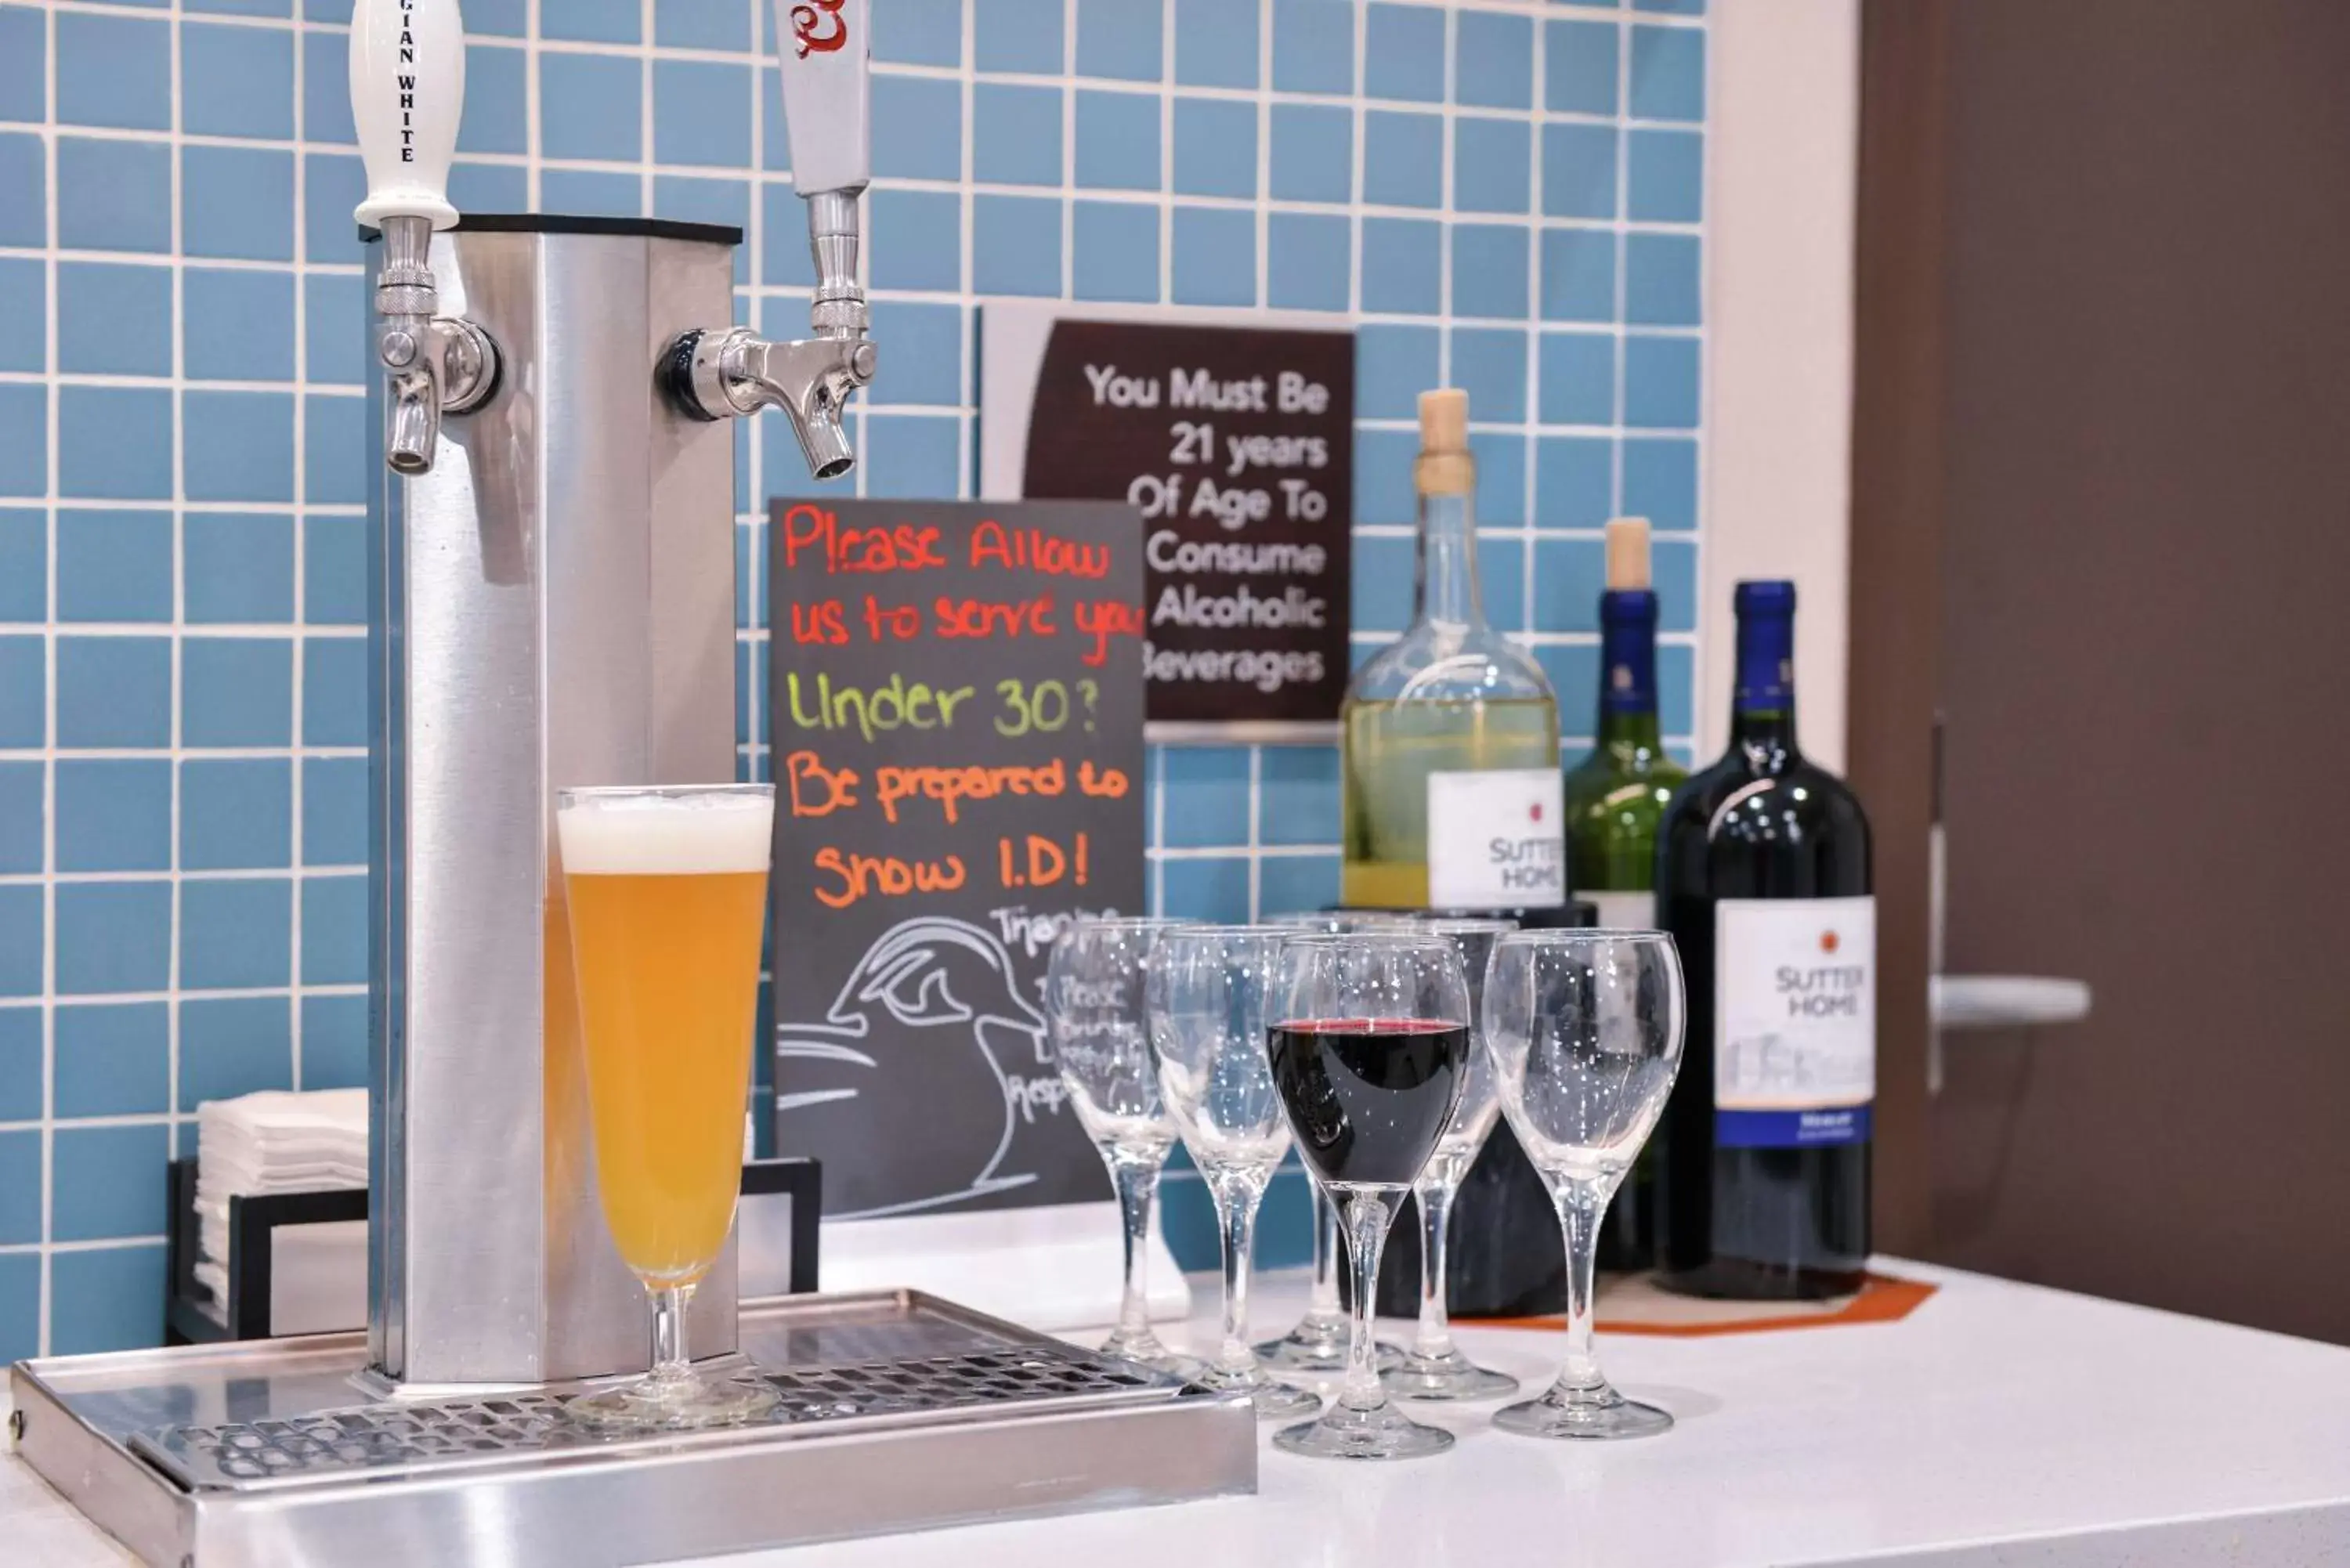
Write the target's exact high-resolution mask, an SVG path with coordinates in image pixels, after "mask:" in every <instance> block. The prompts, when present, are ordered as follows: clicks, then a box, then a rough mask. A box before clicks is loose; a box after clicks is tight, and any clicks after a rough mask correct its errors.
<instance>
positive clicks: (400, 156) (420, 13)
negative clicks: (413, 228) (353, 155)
mask: <svg viewBox="0 0 2350 1568" xmlns="http://www.w3.org/2000/svg"><path fill="white" fill-rule="evenodd" d="M464 103H465V25H464V22H463V19H462V18H460V17H459V16H458V14H457V0H358V4H357V5H354V6H353V7H352V11H351V121H352V123H353V124H354V125H355V126H356V127H357V128H358V130H359V156H360V158H361V159H362V160H364V161H365V162H366V164H367V177H368V193H367V200H366V201H364V202H360V203H359V210H358V212H357V213H356V216H357V217H358V218H359V222H360V223H365V224H367V225H369V226H370V227H376V226H380V224H381V223H383V221H384V220H385V219H386V218H393V217H402V216H413V217H420V218H427V219H430V220H431V221H432V226H433V227H434V228H436V229H445V228H447V227H449V226H450V225H451V224H452V223H455V222H456V221H457V209H456V208H454V207H452V206H451V205H450V204H449V161H450V159H451V158H452V157H453V156H454V155H455V153H456V151H457V118H458V115H459V113H460V112H461V111H462V110H463V107H464Z"/></svg>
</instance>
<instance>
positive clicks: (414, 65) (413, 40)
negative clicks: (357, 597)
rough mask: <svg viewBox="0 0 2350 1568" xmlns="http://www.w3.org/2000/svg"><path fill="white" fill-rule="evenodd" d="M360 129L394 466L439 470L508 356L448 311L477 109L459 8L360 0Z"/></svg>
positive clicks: (436, 2) (412, 0) (354, 50)
mask: <svg viewBox="0 0 2350 1568" xmlns="http://www.w3.org/2000/svg"><path fill="white" fill-rule="evenodd" d="M350 70H351V77H350V81H351V123H352V124H353V126H354V127H356V128H357V130H358V132H359V158H360V161H362V162H364V163H365V164H366V165H367V179H368V191H367V199H366V200H365V201H363V202H360V203H359V207H358V209H357V211H356V212H355V213H354V214H353V215H354V216H355V217H357V218H358V219H359V222H360V223H363V224H366V225H368V226H369V227H372V228H375V229H379V230H380V231H381V232H382V234H383V247H384V248H383V265H382V266H381V267H380V269H379V271H378V272H377V274H376V290H375V308H376V316H377V317H378V324H377V327H376V358H378V359H380V360H381V361H382V363H383V367H384V369H385V371H386V372H387V373H388V376H389V388H390V398H389V400H388V402H387V404H386V407H385V410H384V458H385V461H386V462H389V463H390V465H391V467H392V468H393V469H394V470H395V471H396V472H400V473H408V474H417V473H422V472H426V471H427V470H429V469H431V468H432V452H433V447H434V445H435V444H436V443H437V442H438V441H439V440H440V436H441V416H442V414H443V413H462V412H463V411H464V410H467V409H469V408H473V407H474V406H475V405H476V404H478V403H479V402H481V400H483V399H484V398H486V397H487V396H488V395H489V391H490V388H491V385H492V383H493V382H494V380H495V379H496V369H497V350H496V348H495V347H494V345H493V344H492V343H491V342H490V339H489V337H488V335H487V334H485V333H484V332H483V331H482V330H481V328H479V327H475V326H474V325H473V323H471V322H469V321H463V320H458V319H453V318H451V317H442V316H441V315H440V314H439V310H440V296H439V293H438V291H437V290H436V289H435V288H434V286H433V281H432V231H434V230H435V229H445V228H449V227H451V226H452V225H453V224H454V223H456V222H457V209H456V208H454V207H452V206H451V205H450V204H449V161H450V160H451V159H452V157H454V156H455V154H456V151H457V119H458V116H459V114H460V112H461V111H462V110H463V107H464V102H465V24H464V21H463V17H461V16H459V15H458V11H457V0H358V3H357V4H356V5H354V6H353V7H352V10H351V64H350Z"/></svg>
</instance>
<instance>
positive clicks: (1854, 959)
mask: <svg viewBox="0 0 2350 1568" xmlns="http://www.w3.org/2000/svg"><path fill="white" fill-rule="evenodd" d="M1713 941H1714V968H1713V1105H1714V1114H1713V1129H1714V1130H1713V1140H1714V1142H1715V1143H1716V1144H1717V1145H1719V1146H1721V1147H1727V1148H1795V1147H1811V1146H1813V1145H1821V1144H1846V1143H1866V1142H1867V1141H1868V1136H1869V1128H1868V1119H1869V1117H1868V1113H1869V1102H1870V1101H1872V1100H1874V1099H1875V1098H1876V1097H1877V900H1876V899H1875V898H1723V899H1721V901H1719V902H1718V903H1716V904H1715V905H1714V907H1713Z"/></svg>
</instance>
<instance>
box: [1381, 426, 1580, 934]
mask: <svg viewBox="0 0 2350 1568" xmlns="http://www.w3.org/2000/svg"><path fill="white" fill-rule="evenodd" d="M1419 448H1420V450H1419V462H1417V463H1416V464H1415V465H1414V467H1413V474H1412V477H1413V482H1414V483H1415V485H1416V487H1417V488H1418V490H1419V572H1418V582H1417V588H1416V601H1415V605H1414V608H1413V613H1412V619H1411V625H1410V626H1409V628H1406V630H1405V631H1404V634H1403V635H1402V636H1401V637H1399V638H1398V639H1396V640H1395V641H1394V642H1393V643H1392V644H1390V645H1389V646H1388V647H1386V648H1384V649H1380V650H1379V652H1378V654H1377V655H1376V656H1375V657H1373V658H1372V659H1370V661H1369V662H1367V663H1366V664H1365V665H1364V666H1363V667H1362V669H1360V670H1357V671H1356V672H1355V679H1354V681H1353V683H1352V684H1351V685H1349V686H1348V687H1347V701H1346V706H1345V708H1344V710H1343V715H1344V722H1345V734H1344V738H1343V742H1342V744H1343V755H1342V758H1341V763H1340V769H1339V778H1340V789H1341V792H1342V800H1343V810H1342V816H1343V826H1342V836H1343V845H1342V849H1341V855H1342V859H1341V862H1340V868H1339V892H1340V898H1341V900H1342V901H1343V902H1344V903H1345V904H1347V906H1348V907H1350V908H1357V909H1423V908H1430V907H1434V908H1440V909H1543V908H1550V907H1553V906H1555V905H1558V904H1561V903H1564V902H1565V899H1566V891H1567V882H1566V837H1565V811H1564V806H1563V803H1562V800H1561V795H1560V787H1559V770H1558V699H1557V697H1556V696H1555V694H1554V693H1553V692H1552V691H1551V688H1550V682H1549V680H1546V679H1544V675H1543V672H1542V669H1541V667H1540V666H1539V665H1537V664H1535V663H1534V660H1533V659H1530V658H1528V657H1527V656H1526V655H1525V654H1524V653H1523V652H1521V651H1519V649H1517V648H1516V647H1515V646H1514V645H1513V644H1512V643H1511V642H1510V640H1509V639H1507V638H1505V637H1503V635H1502V634H1501V633H1500V632H1497V631H1495V630H1494V629H1493V628H1492V627H1491V626H1488V625H1487V624H1486V622H1485V611H1484V607H1483V605H1482V603H1481V602H1480V600H1479V597H1478V592H1477V524H1476V519H1475V517H1474V515H1473V514H1472V512H1471V492H1473V491H1474V490H1475V488H1476V465H1475V463H1474V462H1473V461H1472V460H1471V457H1470V455H1469V398H1468V394H1467V393H1465V392H1462V391H1460V390H1458V389H1453V388H1445V389H1440V390H1437V391H1432V392H1424V393H1422V394H1421V395H1420V400H1419Z"/></svg>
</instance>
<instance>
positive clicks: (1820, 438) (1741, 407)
mask: <svg viewBox="0 0 2350 1568" xmlns="http://www.w3.org/2000/svg"><path fill="white" fill-rule="evenodd" d="M1712 32H1713V51H1712V53H1713V64H1714V70H1713V79H1712V83H1711V92H1712V95H1713V99H1712V106H1711V108H1712V119H1711V134H1709V135H1708V136H1707V138H1706V148H1707V163H1706V181H1707V187H1708V196H1707V208H1708V211H1707V228H1708V235H1709V237H1708V243H1707V275H1706V320H1707V323H1708V353H1707V359H1706V387H1705V394H1706V410H1705V422H1706V431H1707V445H1706V457H1705V462H1706V470H1705V474H1704V481H1703V483H1704V502H1705V528H1704V533H1703V537H1704V545H1703V546H1702V548H1703V550H1704V561H1703V563H1702V570H1701V573H1700V583H1701V585H1702V589H1703V600H1702V607H1701V608H1700V614H1699V629H1700V638H1699V648H1700V663H1699V666H1698V691H1697V704H1698V706H1697V735H1698V749H1699V754H1700V757H1710V756H1711V753H1714V752H1717V751H1719V750H1720V749H1721V746H1722V745H1723V744H1724V743H1725V742H1726V739H1727V736H1728V734H1729V724H1730V682H1731V655H1732V652H1733V649H1734V639H1733V628H1734V621H1733V618H1732V617H1731V608H1730V597H1731V586H1732V585H1733V584H1735V583H1736V582H1737V581H1738V579H1739V578H1741V577H1762V576H1770V577H1792V578H1793V579H1794V581H1795V584H1796V593H1797V602H1798V605H1799V606H1800V608H1801V613H1800V615H1799V616H1798V617H1797V625H1796V633H1795V665H1796V676H1797V680H1799V682H1800V683H1801V688H1802V691H1803V700H1802V709H1801V717H1802V722H1803V740H1804V751H1805V752H1807V753H1810V754H1811V755H1812V756H1813V757H1814V758H1815V759H1816V760H1818V761H1819V762H1820V763H1824V764H1825V765H1826V766H1827V767H1830V768H1833V769H1835V770H1836V771H1838V772H1841V771H1842V770H1843V768H1844V765H1845V665H1846V620H1847V618H1846V588H1847V580H1848V568H1849V561H1850V526H1849V524H1850V510H1851V491H1852V483H1851V477H1852V475H1851V469H1852V463H1851V448H1852V440H1851V438H1852V345H1853V317H1852V306H1853V294H1852V290H1853V235H1854V208H1853V200H1854V192H1855V187H1856V167H1857V156H1856V155H1857V136H1858V128H1859V119H1860V75H1859V66H1860V8H1859V0H1714V15H1713V29H1712Z"/></svg>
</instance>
